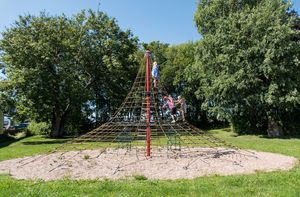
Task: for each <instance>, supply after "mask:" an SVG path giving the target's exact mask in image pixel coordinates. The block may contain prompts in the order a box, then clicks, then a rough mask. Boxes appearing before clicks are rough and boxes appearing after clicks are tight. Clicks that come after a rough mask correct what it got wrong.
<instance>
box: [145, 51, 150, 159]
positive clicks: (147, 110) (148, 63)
mask: <svg viewBox="0 0 300 197" xmlns="http://www.w3.org/2000/svg"><path fill="white" fill-rule="evenodd" d="M145 56H146V59H147V60H146V124H147V127H146V155H147V156H150V152H151V148H150V135H151V131H150V118H151V117H150V85H151V83H150V72H151V71H150V67H151V52H150V51H149V50H147V51H146V55H145Z"/></svg>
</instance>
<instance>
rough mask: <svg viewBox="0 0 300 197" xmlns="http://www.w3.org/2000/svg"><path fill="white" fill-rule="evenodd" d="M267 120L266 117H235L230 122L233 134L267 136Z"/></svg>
mask: <svg viewBox="0 0 300 197" xmlns="http://www.w3.org/2000/svg"><path fill="white" fill-rule="evenodd" d="M266 123H267V120H266V119H265V118H264V117H254V116H235V117H232V118H231V120H230V124H231V128H232V130H233V132H235V133H238V134H240V135H243V134H263V135H266V130H267V124H266Z"/></svg>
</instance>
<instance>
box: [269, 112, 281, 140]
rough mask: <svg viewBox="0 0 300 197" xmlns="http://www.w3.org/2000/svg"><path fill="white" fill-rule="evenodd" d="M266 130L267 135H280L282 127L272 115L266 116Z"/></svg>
mask: <svg viewBox="0 0 300 197" xmlns="http://www.w3.org/2000/svg"><path fill="white" fill-rule="evenodd" d="M267 132H268V136H269V137H279V136H281V135H282V128H281V127H280V125H279V124H278V123H277V122H276V121H275V120H274V118H272V117H269V118H268V129H267Z"/></svg>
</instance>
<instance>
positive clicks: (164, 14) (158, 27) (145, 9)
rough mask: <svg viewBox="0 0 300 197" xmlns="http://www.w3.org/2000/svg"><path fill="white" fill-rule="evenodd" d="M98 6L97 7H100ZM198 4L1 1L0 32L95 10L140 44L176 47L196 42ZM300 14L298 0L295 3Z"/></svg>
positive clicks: (184, 0)
mask: <svg viewBox="0 0 300 197" xmlns="http://www.w3.org/2000/svg"><path fill="white" fill-rule="evenodd" d="M99 3H100V6H99ZM196 3H197V0H0V31H3V30H5V27H10V25H11V24H12V23H13V22H14V21H15V20H17V19H18V16H19V15H24V14H27V13H30V14H38V13H39V12H40V11H42V10H45V11H46V12H47V13H49V14H50V15H59V14H62V13H65V14H66V15H68V16H71V15H73V14H76V13H78V12H79V11H80V10H81V9H89V8H90V9H93V10H97V9H98V8H99V9H100V10H101V11H104V12H106V13H107V14H108V15H109V16H111V17H115V18H116V19H117V21H118V24H119V25H120V26H121V28H122V29H124V30H125V29H131V30H132V32H133V33H134V35H136V36H138V37H139V39H140V41H142V42H151V41H154V40H159V41H161V42H163V43H170V44H179V43H183V42H187V41H190V40H199V39H200V35H199V34H198V32H197V30H196V28H195V25H194V21H193V17H194V13H195V10H196ZM294 4H295V5H294V8H295V9H296V10H297V11H298V12H299V11H300V0H294Z"/></svg>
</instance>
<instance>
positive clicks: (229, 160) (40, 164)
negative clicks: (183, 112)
mask: <svg viewBox="0 0 300 197" xmlns="http://www.w3.org/2000/svg"><path fill="white" fill-rule="evenodd" d="M143 151H144V150H142V149H133V150H130V151H128V150H125V149H100V150H84V151H70V152H64V153H52V154H47V155H37V156H33V157H25V158H18V159H12V160H7V161H2V162H0V173H2V174H3V173H6V174H10V175H11V176H13V177H15V178H17V179H42V180H57V179H63V178H70V179H100V180H101V179H121V178H129V179H130V178H132V177H134V176H136V175H143V176H145V177H147V178H148V179H180V178H186V179H192V178H195V177H199V176H207V175H216V174H217V175H232V174H248V173H255V172H257V171H274V170H289V169H291V168H293V167H294V166H295V165H296V163H297V159H296V158H293V157H288V156H283V155H279V154H273V153H266V152H256V151H246V150H234V149H223V148H218V149H212V148H193V149H192V150H191V149H189V151H190V152H189V153H187V152H178V153H175V154H173V153H170V152H166V151H165V150H163V149H161V150H160V149H157V150H156V151H155V152H156V154H155V155H154V156H153V157H151V158H146V157H145V156H144V155H143V153H144V152H143Z"/></svg>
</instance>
